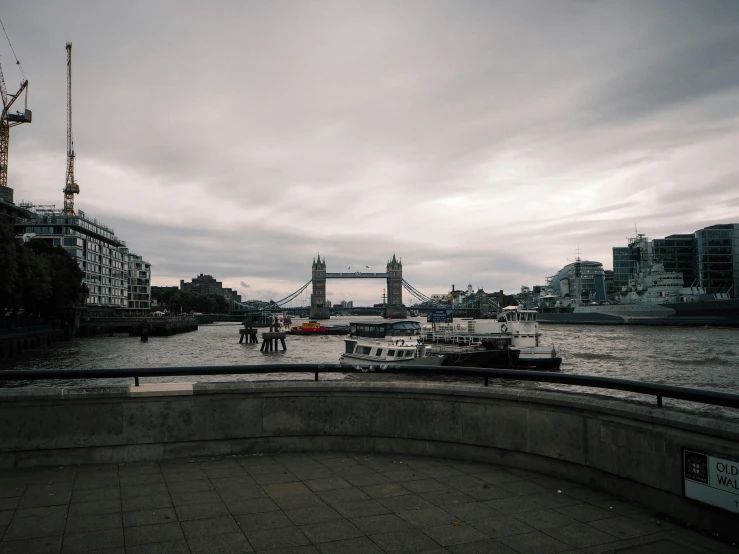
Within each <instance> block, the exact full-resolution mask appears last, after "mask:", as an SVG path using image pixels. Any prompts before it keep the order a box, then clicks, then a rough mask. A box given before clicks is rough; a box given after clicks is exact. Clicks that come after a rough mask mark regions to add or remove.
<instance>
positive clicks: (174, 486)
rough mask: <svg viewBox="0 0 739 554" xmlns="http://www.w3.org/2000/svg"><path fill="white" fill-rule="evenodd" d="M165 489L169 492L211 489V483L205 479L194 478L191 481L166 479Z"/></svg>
mask: <svg viewBox="0 0 739 554" xmlns="http://www.w3.org/2000/svg"><path fill="white" fill-rule="evenodd" d="M167 489H169V493H170V494H177V493H181V492H197V491H212V490H213V489H214V487H213V485H212V484H211V483H210V481H208V480H207V479H195V480H193V481H168V482H167Z"/></svg>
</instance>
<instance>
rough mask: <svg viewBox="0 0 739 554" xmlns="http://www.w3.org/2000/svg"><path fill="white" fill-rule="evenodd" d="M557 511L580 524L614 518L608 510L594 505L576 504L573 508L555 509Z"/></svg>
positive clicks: (562, 507)
mask: <svg viewBox="0 0 739 554" xmlns="http://www.w3.org/2000/svg"><path fill="white" fill-rule="evenodd" d="M554 510H555V511H557V512H559V513H560V514H562V515H565V516H567V517H570V518H572V519H574V520H575V521H579V522H580V523H589V522H591V521H597V520H599V519H608V518H609V517H614V514H613V512H609V511H608V510H602V509H601V508H597V507H595V506H593V505H592V504H574V505H572V506H561V507H558V508H554Z"/></svg>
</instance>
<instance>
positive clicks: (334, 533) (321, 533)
mask: <svg viewBox="0 0 739 554" xmlns="http://www.w3.org/2000/svg"><path fill="white" fill-rule="evenodd" d="M300 530H301V531H302V532H303V534H304V535H305V536H306V537H308V538H309V539H310V541H311V542H312V543H313V544H316V543H322V542H331V541H340V540H344V539H353V538H356V537H361V536H362V535H363V533H362V531H360V530H359V529H357V528H356V527H354V525H352V524H351V523H349V522H348V521H346V520H345V519H336V520H333V521H324V522H322V523H313V524H311V525H304V526H302V527H300Z"/></svg>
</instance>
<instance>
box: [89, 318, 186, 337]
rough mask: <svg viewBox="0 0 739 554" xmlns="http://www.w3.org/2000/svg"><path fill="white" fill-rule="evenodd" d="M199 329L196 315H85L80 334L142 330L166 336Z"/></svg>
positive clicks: (154, 334) (92, 334)
mask: <svg viewBox="0 0 739 554" xmlns="http://www.w3.org/2000/svg"><path fill="white" fill-rule="evenodd" d="M197 330H198V320H197V319H196V318H195V316H183V317H145V318H144V317H83V318H82V319H81V321H80V328H79V334H80V335H81V336H85V337H94V336H97V335H106V334H107V335H113V334H115V333H128V334H129V335H130V336H132V337H134V336H135V337H138V336H140V335H141V333H142V331H145V332H148V335H149V336H159V337H166V336H170V335H176V334H178V333H189V332H190V331H197Z"/></svg>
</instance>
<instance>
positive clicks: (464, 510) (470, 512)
mask: <svg viewBox="0 0 739 554" xmlns="http://www.w3.org/2000/svg"><path fill="white" fill-rule="evenodd" d="M444 511H445V512H449V513H450V514H451V515H452V516H454V518H455V519H457V520H459V521H472V520H475V519H484V518H488V517H498V516H501V515H503V514H501V513H500V512H498V511H497V510H494V509H492V508H491V507H490V506H488V505H486V504H483V503H481V502H470V503H468V504H459V505H458V506H444Z"/></svg>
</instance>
